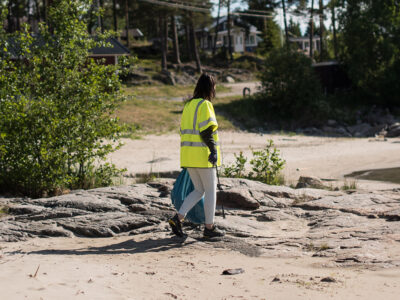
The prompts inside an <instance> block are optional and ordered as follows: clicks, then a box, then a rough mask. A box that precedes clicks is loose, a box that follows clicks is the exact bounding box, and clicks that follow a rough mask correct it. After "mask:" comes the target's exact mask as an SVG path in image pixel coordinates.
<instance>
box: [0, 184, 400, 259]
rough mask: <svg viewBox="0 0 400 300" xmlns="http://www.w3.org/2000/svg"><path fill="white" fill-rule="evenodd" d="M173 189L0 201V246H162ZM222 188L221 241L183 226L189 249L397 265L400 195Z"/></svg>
mask: <svg viewBox="0 0 400 300" xmlns="http://www.w3.org/2000/svg"><path fill="white" fill-rule="evenodd" d="M173 183H174V180H173V179H162V180H160V181H157V182H149V183H147V184H134V185H130V186H118V187H105V188H98V189H93V190H88V191H83V190H79V191H72V192H71V193H70V194H68V195H63V196H57V197H51V198H41V199H29V198H1V197H0V205H2V206H7V207H9V210H8V211H9V213H8V214H7V215H2V216H0V217H1V222H0V242H15V241H21V240H26V239H29V238H33V237H73V236H77V237H82V238H84V237H90V238H93V237H113V236H121V235H146V234H147V235H148V236H149V237H151V238H152V239H165V236H166V235H167V236H168V235H169V234H170V228H169V226H168V223H167V220H168V218H169V217H171V216H172V215H173V214H174V213H175V209H174V207H173V206H172V204H171V200H170V192H171V190H172V188H173ZM221 185H222V191H219V192H218V203H219V204H224V206H225V207H226V210H225V213H226V219H223V218H222V214H221V210H220V209H217V211H216V215H217V217H216V222H217V224H218V226H219V227H220V228H222V229H224V230H226V232H227V235H226V236H225V237H224V238H223V239H220V240H218V241H213V242H212V243H210V242H208V241H205V240H204V239H203V237H202V228H201V227H198V226H196V225H195V224H191V223H188V222H185V223H184V230H185V232H186V233H187V234H188V235H189V239H188V240H190V243H198V245H199V246H200V247H201V246H202V245H206V244H208V243H209V245H207V247H217V248H221V247H222V248H226V249H231V250H234V251H239V252H241V253H244V254H246V255H250V256H259V255H263V256H267V257H299V256H310V257H326V258H327V259H329V261H330V263H331V264H332V265H335V266H354V265H362V266H379V267H395V266H400V191H399V190H396V189H393V190H386V191H379V192H378V191H377V192H370V193H366V192H358V191H354V192H353V193H352V194H346V193H343V192H340V191H337V192H336V191H333V192H332V191H328V190H321V189H313V188H300V189H292V188H290V187H285V186H270V185H266V184H263V183H260V182H255V181H251V180H245V179H229V178H221ZM171 237H172V235H171ZM388 250H390V251H388Z"/></svg>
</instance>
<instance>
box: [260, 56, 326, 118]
mask: <svg viewBox="0 0 400 300" xmlns="http://www.w3.org/2000/svg"><path fill="white" fill-rule="evenodd" d="M260 79H261V82H262V88H263V91H262V97H263V99H264V101H265V102H266V105H267V106H268V109H269V110H270V111H273V113H274V114H275V115H276V116H278V117H284V118H286V119H290V118H291V119H299V118H301V117H302V116H304V117H309V116H312V117H314V116H315V113H316V112H317V113H321V112H324V111H327V110H328V106H327V103H326V102H325V101H324V97H323V94H322V88H321V85H320V83H319V81H318V79H317V78H316V76H315V74H314V71H313V69H312V67H311V60H310V58H308V57H307V56H305V55H304V54H302V53H299V52H296V51H294V50H286V49H284V48H281V49H278V50H274V51H272V52H271V53H270V55H269V56H268V58H267V60H266V63H265V71H264V72H263V73H262V74H261V78H260ZM305 114H306V115H305Z"/></svg>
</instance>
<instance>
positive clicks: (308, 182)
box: [296, 176, 326, 189]
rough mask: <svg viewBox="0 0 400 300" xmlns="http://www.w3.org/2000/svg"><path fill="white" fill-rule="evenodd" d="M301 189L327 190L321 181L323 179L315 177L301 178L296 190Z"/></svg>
mask: <svg viewBox="0 0 400 300" xmlns="http://www.w3.org/2000/svg"><path fill="white" fill-rule="evenodd" d="M300 188H315V189H325V188H326V186H325V185H324V183H323V182H322V181H321V179H319V178H317V177H314V176H300V178H299V181H298V182H297V185H296V189H300Z"/></svg>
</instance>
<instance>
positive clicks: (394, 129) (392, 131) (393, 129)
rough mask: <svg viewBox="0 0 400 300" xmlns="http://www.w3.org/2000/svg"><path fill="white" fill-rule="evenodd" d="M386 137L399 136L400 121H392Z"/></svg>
mask: <svg viewBox="0 0 400 300" xmlns="http://www.w3.org/2000/svg"><path fill="white" fill-rule="evenodd" d="M386 136H387V137H398V136H400V123H394V124H392V125H390V126H389V128H388V130H387V134H386Z"/></svg>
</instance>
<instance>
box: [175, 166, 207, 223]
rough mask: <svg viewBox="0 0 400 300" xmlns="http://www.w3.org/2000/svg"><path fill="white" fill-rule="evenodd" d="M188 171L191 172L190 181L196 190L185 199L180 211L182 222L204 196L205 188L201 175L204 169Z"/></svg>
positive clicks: (190, 169) (189, 169)
mask: <svg viewBox="0 0 400 300" xmlns="http://www.w3.org/2000/svg"><path fill="white" fill-rule="evenodd" d="M187 170H188V172H189V175H190V179H191V180H192V182H193V185H194V190H193V191H192V192H191V193H190V194H189V195H188V196H187V197H186V198H185V200H184V201H183V203H182V206H181V208H180V209H179V212H178V216H179V219H180V220H182V219H183V218H184V217H185V216H186V214H187V213H188V212H189V210H191V209H192V207H193V206H195V205H196V203H197V202H199V201H200V199H201V198H202V197H203V195H204V187H203V183H202V180H201V178H200V174H199V170H202V169H199V168H187Z"/></svg>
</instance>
